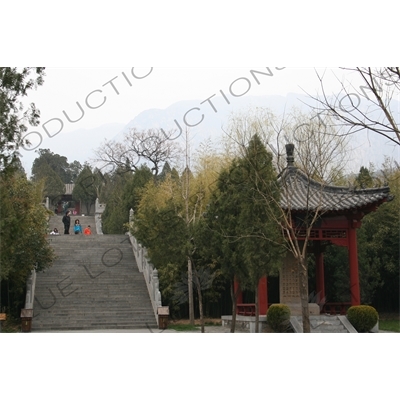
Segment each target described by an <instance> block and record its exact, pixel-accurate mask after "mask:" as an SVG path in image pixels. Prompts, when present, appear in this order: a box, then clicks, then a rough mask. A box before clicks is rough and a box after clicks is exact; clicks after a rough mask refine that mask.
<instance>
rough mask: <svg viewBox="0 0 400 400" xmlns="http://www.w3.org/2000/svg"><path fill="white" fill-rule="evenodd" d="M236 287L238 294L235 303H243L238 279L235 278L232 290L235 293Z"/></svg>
mask: <svg viewBox="0 0 400 400" xmlns="http://www.w3.org/2000/svg"><path fill="white" fill-rule="evenodd" d="M238 289H239V294H238V297H237V300H236V304H242V303H243V293H242V291H241V290H240V283H239V282H238V280H237V279H236V278H235V279H234V281H233V290H234V293H236V292H237V290H238Z"/></svg>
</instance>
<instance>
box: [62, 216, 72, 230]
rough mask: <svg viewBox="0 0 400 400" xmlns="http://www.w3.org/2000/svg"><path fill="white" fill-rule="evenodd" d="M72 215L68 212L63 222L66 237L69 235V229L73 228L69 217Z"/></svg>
mask: <svg viewBox="0 0 400 400" xmlns="http://www.w3.org/2000/svg"><path fill="white" fill-rule="evenodd" d="M70 214H71V212H70V211H67V212H66V213H65V215H64V216H63V219H62V222H63V224H64V235H69V227H70V226H71V217H70V216H69V215H70Z"/></svg>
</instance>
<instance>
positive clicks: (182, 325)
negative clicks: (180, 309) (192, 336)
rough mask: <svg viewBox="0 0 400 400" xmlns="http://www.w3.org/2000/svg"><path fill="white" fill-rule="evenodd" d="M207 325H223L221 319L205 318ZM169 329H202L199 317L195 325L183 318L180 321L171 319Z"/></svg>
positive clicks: (184, 330) (185, 330) (186, 330)
mask: <svg viewBox="0 0 400 400" xmlns="http://www.w3.org/2000/svg"><path fill="white" fill-rule="evenodd" d="M204 325H205V326H221V320H220V319H212V318H205V319H204ZM168 329H174V330H175V331H179V332H190V331H192V332H193V331H195V332H196V331H200V329H201V323H200V320H199V319H196V320H195V321H194V325H190V324H189V320H187V319H182V320H178V321H169V323H168Z"/></svg>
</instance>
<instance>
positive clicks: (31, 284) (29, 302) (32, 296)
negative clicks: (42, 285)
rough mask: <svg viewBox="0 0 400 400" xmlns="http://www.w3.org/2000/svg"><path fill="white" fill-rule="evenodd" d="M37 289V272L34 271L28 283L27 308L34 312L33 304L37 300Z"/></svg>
mask: <svg viewBox="0 0 400 400" xmlns="http://www.w3.org/2000/svg"><path fill="white" fill-rule="evenodd" d="M35 287H36V270H35V269H33V270H32V272H31V274H30V275H29V277H28V279H27V281H26V297H25V308H26V309H28V310H33V302H34V300H35Z"/></svg>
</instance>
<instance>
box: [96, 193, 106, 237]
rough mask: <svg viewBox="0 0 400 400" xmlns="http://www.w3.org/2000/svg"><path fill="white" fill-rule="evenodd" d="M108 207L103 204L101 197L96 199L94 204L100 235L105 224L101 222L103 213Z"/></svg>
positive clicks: (97, 228)
mask: <svg viewBox="0 0 400 400" xmlns="http://www.w3.org/2000/svg"><path fill="white" fill-rule="evenodd" d="M105 209H106V205H105V204H101V203H100V201H99V199H98V198H97V199H96V202H95V205H94V220H95V223H96V232H97V234H98V235H102V234H103V226H102V222H101V215H102V214H103V212H104V210H105Z"/></svg>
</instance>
